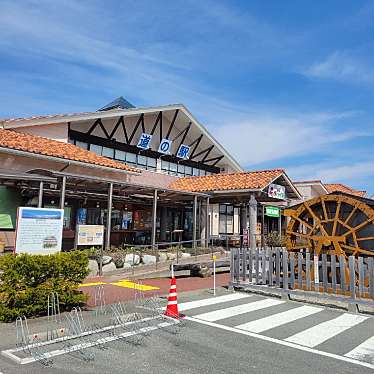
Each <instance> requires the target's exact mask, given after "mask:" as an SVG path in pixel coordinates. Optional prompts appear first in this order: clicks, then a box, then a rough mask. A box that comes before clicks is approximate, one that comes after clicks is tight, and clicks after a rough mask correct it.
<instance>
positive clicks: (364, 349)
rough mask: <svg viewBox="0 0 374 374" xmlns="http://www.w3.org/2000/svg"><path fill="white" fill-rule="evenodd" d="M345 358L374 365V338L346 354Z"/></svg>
mask: <svg viewBox="0 0 374 374" xmlns="http://www.w3.org/2000/svg"><path fill="white" fill-rule="evenodd" d="M344 356H346V357H350V358H354V359H356V360H363V361H369V362H370V363H372V364H374V336H372V337H371V338H369V339H368V340H365V341H364V342H363V343H361V344H360V345H358V346H357V347H356V348H354V349H352V350H351V351H350V352H348V353H346V354H345V355H344Z"/></svg>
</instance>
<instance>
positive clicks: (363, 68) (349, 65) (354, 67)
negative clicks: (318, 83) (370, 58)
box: [304, 51, 374, 84]
mask: <svg viewBox="0 0 374 374" xmlns="http://www.w3.org/2000/svg"><path fill="white" fill-rule="evenodd" d="M304 74H305V75H307V76H309V77H313V78H320V79H333V80H336V81H341V82H349V83H354V84H359V83H365V84H372V83H374V69H372V68H371V67H370V66H369V65H368V64H367V63H365V62H364V61H361V60H360V59H359V58H357V57H355V56H352V55H351V54H349V53H348V52H345V51H336V52H334V53H332V54H331V55H329V56H328V57H327V58H326V59H325V60H323V61H321V62H318V63H315V64H313V65H312V66H310V67H309V68H308V69H306V70H305V71H304Z"/></svg>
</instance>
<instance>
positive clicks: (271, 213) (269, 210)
mask: <svg viewBox="0 0 374 374" xmlns="http://www.w3.org/2000/svg"><path fill="white" fill-rule="evenodd" d="M265 215H266V216H268V217H279V216H280V209H279V208H278V207H276V206H266V207H265Z"/></svg>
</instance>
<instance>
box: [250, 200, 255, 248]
mask: <svg viewBox="0 0 374 374" xmlns="http://www.w3.org/2000/svg"><path fill="white" fill-rule="evenodd" d="M256 229H257V200H256V198H255V195H254V194H251V198H250V200H249V246H250V248H251V249H256Z"/></svg>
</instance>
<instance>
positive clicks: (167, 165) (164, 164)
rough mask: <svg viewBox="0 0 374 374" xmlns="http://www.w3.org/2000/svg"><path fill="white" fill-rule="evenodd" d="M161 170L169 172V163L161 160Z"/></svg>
mask: <svg viewBox="0 0 374 374" xmlns="http://www.w3.org/2000/svg"><path fill="white" fill-rule="evenodd" d="M161 169H162V170H167V171H169V161H164V160H161Z"/></svg>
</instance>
